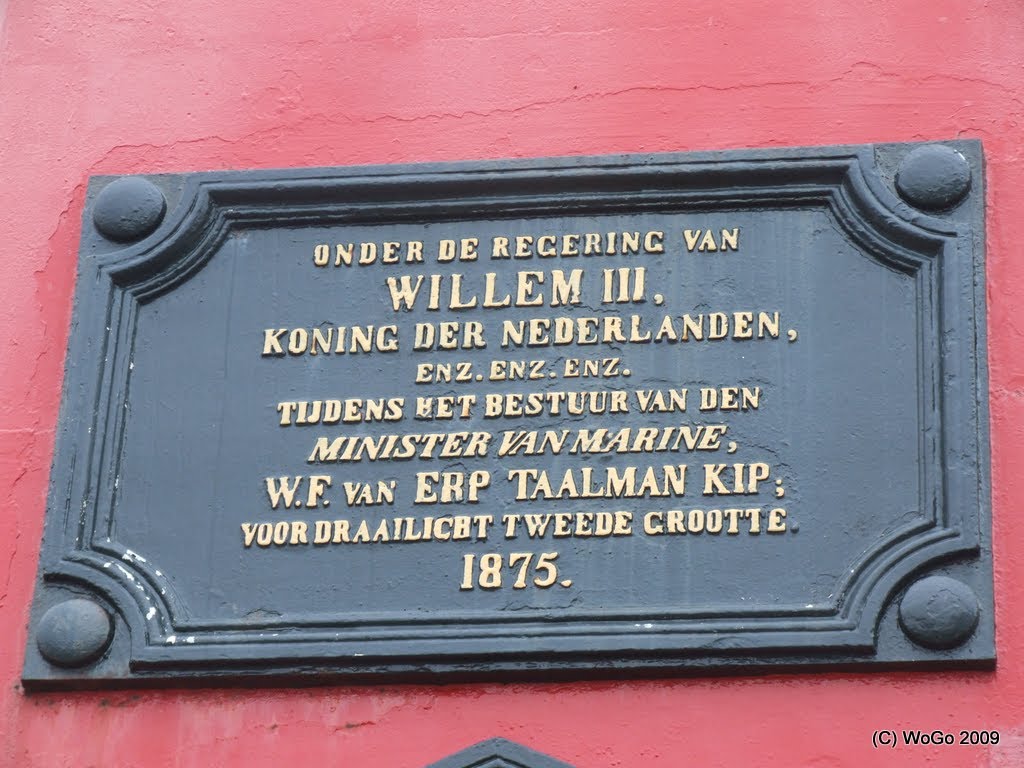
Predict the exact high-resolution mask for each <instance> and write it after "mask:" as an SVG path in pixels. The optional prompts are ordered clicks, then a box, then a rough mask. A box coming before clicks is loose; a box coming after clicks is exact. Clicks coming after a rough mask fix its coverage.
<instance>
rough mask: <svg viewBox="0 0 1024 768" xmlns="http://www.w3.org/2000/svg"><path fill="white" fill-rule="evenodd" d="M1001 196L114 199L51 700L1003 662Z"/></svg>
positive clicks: (510, 167)
mask: <svg viewBox="0 0 1024 768" xmlns="http://www.w3.org/2000/svg"><path fill="white" fill-rule="evenodd" d="M982 174H983V164H982V150H981V145H980V144H979V143H978V142H973V141H955V142H944V143H936V144H921V145H915V144H892V145H874V146H849V147H826V148H812V149H785V150H758V151H735V152H717V153H706V154H683V155H642V156H641V155H638V156H616V157H599V158H569V159H546V160H535V161H507V162H479V163H459V164H439V165H410V166H390V167H384V166H381V167H361V168H340V169H302V170H283V171H251V172H236V171H232V172H224V173H193V174H183V175H154V176H149V177H141V176H139V177H125V178H109V177H105V178H95V179H93V180H92V182H91V184H90V187H89V193H88V198H87V202H86V207H85V214H84V223H83V229H82V243H81V250H80V254H79V267H78V268H79V274H78V283H77V290H76V298H75V309H74V319H73V324H72V329H71V338H70V344H69V349H68V356H67V366H66V371H67V372H66V380H65V385H64V396H63V404H62V410H61V415H60V420H59V429H58V435H57V447H56V455H55V460H54V465H53V471H52V480H51V486H50V495H49V503H48V508H47V518H46V528H45V536H44V542H43V547H42V553H41V560H40V573H39V581H38V585H37V589H36V596H35V602H34V605H33V610H32V618H31V625H30V632H29V642H28V648H27V651H26V660H25V668H24V682H25V684H26V686H29V687H34V688H66V687H74V686H79V687H82V686H100V685H154V684H186V683H189V682H198V683H202V684H210V683H216V682H217V681H218V680H221V681H224V682H245V681H249V682H254V681H259V680H267V681H289V680H291V681H298V682H313V681H317V680H353V681H356V680H391V681H412V680H417V681H422V680H452V679H501V678H511V677H532V678H542V679H543V678H549V677H554V676H560V677H570V676H583V675H661V674H670V673H671V674H679V673H690V672H695V671H711V670H747V671H758V670H761V671H765V670H772V671H777V670H779V669H784V668H793V667H799V666H808V667H817V668H837V667H870V666H878V667H884V666H937V665H944V666H975V667H978V666H985V665H990V664H991V663H992V662H993V660H994V654H995V651H994V639H993V638H994V628H993V604H992V603H993V596H992V563H991V546H990V524H989V515H988V505H989V476H988V412H987V380H986V373H985V370H986V369H985V363H986V361H985V324H984V318H985V307H984V295H985V290H984V289H985V280H984V269H983V267H984V232H985V229H984V190H983V175H982Z"/></svg>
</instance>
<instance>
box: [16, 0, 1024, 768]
mask: <svg viewBox="0 0 1024 768" xmlns="http://www.w3.org/2000/svg"><path fill="white" fill-rule="evenodd" d="M1022 59H1024V4H1022V3H1021V2H1020V0H989V1H988V2H983V1H982V0H862V2H856V3H854V2H849V0H816V1H815V2H806V0H773V1H772V2H760V1H759V0H742V1H740V0H736V1H734V2H723V0H689V1H688V2H686V3H676V2H669V1H667V0H661V1H660V2H655V1H654V0H634V1H633V2H628V3H623V2H618V1H617V0H590V2H587V3H580V2H572V1H571V0H546V1H545V0H526V1H525V2H524V1H522V0H519V1H517V2H505V1H503V0H489V1H488V2H483V1H481V2H471V0H446V1H445V2H440V0H348V2H346V3H332V2H322V0H316V1H315V2H314V1H310V0H293V2H289V3H282V2H274V1H272V0H220V2H217V3H211V2H208V0H176V1H175V2H156V0H130V1H129V0H102V2H101V1H100V0H8V1H7V2H6V4H5V2H4V0H0V330H2V333H0V349H2V352H0V499H3V500H4V503H3V505H2V507H0V636H2V640H0V649H2V652H0V723H2V725H0V765H4V766H8V765H10V766H40V767H46V768H49V767H50V766H73V767H74V768H84V767H86V766H100V765H102V766H107V765H112V766H113V765H116V766H147V767H148V766H154V767H157V766H161V767H162V766H168V767H169V766H175V767H177V768H186V767H188V768H191V767H192V766H196V767H197V768H198V767H199V766H203V767H204V768H205V767H207V766H225V765H246V766H253V767H256V768H258V767H260V766H279V765H282V764H284V765H290V766H305V765H324V766H326V765H331V766H338V765H340V766H359V767H360V768H362V767H365V766H369V767H370V768H372V767H373V766H387V767H389V768H391V767H393V768H418V767H419V766H422V765H424V764H426V763H428V762H431V761H434V760H437V759H440V758H441V757H443V756H445V755H447V754H449V753H452V752H454V751H457V750H459V749H461V748H462V747H464V746H467V745H469V744H471V743H473V742H476V741H479V740H482V739H484V738H488V737H492V736H505V737H507V738H510V739H513V740H516V741H519V742H521V743H524V744H526V745H528V746H530V747H532V748H534V749H538V750H540V751H543V752H547V753H549V754H551V755H553V756H556V757H559V758H562V759H564V760H566V761H568V762H571V763H574V764H576V765H578V766H579V767H580V768H597V767H598V766H641V765H642V766H661V767H672V768H676V766H682V765H692V766H701V767H711V766H737V765H744V766H746V765H758V766H778V768H792V767H793V766H814V767H815V768H835V767H837V766H864V765H876V764H877V765H892V766H911V765H912V766H918V765H936V766H1024V608H1022V606H1024V555H1022V554H1021V551H1022V545H1024V536H1022V534H1021V528H1020V527H1019V524H1018V523H1019V519H1020V514H1021V508H1020V503H1021V500H1022V499H1024V472H1022V471H1021V466H1022V464H1024V319H1022V317H1021V315H1020V309H1019V307H1020V306H1021V305H1022V303H1024V258H1022V257H1024V254H1022V253H1021V247H1020V242H1021V240H1022V239H1024V167H1022V164H1021V159H1022V158H1021V152H1022V149H1021V148H1022V146H1024V140H1022V139H1024V135H1022V123H1024V61H1022ZM956 137H978V138H981V139H982V140H983V141H984V143H985V151H986V154H987V160H988V182H989V187H988V206H989V207H988V301H989V307H988V309H989V342H990V348H989V362H990V367H991V411H992V453H993V466H992V475H993V486H994V491H993V506H994V510H993V518H994V528H995V550H996V551H995V562H996V605H997V616H996V621H997V633H998V634H997V642H998V653H999V662H998V668H997V669H996V671H994V672H956V673H889V674H880V673H872V674H843V675H828V674H813V675H812V674H802V675H787V676H778V677H752V678H719V679H697V680H671V679H670V680H659V681H636V682H599V683H586V684H579V685H543V684H522V685H520V684H513V685H472V686H450V687H425V686H392V687H387V688H375V687H332V688H322V689H306V690H261V689H255V690H209V691H191V692H180V691H152V692H132V693H84V694H53V695H33V696H26V695H25V694H24V692H23V691H22V690H21V688H20V686H19V683H18V678H19V674H20V668H21V662H22V654H23V647H24V643H25V634H26V622H27V617H28V604H29V602H30V597H31V590H32V584H33V580H34V578H35V571H36V560H37V555H38V545H39V539H40V535H41V529H42V521H43V513H44V507H45V494H46V485H47V478H48V472H49V465H50V457H51V452H52V449H53V439H54V424H55V421H56V417H57V408H58V402H59V396H60V385H61V376H62V365H63V358H64V348H65V344H66V340H67V334H68V323H69V318H70V310H71V295H72V285H73V276H74V272H75V259H76V248H77V241H78V234H79V226H80V224H79V222H80V218H81V212H82V203H83V197H84V190H85V184H86V179H87V178H88V176H89V175H90V174H124V173H136V172H158V171H191V170H201V169H225V168H257V167H280V166H318V165H348V164H358V163H390V162H400V161H401V162H406V161H421V160H454V159H466V158H501V157H530V156H543V155H566V154H601V153H611V152H638V151H644V152H648V151H662V150H691V149H719V148H730V147H746V146H756V147H760V146H785V145H806V144H828V143H857V142H872V141H910V140H925V139H948V138H956ZM902 727H920V728H927V729H929V730H930V729H933V728H944V729H959V728H961V727H963V728H986V729H997V730H999V731H1000V732H1001V734H1002V742H1001V744H1000V745H999V746H998V747H995V748H988V747H968V746H942V747H916V748H910V747H901V748H899V749H897V750H895V751H892V752H887V753H886V754H884V755H881V754H873V750H872V747H871V734H872V731H873V730H875V729H877V728H902Z"/></svg>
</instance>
